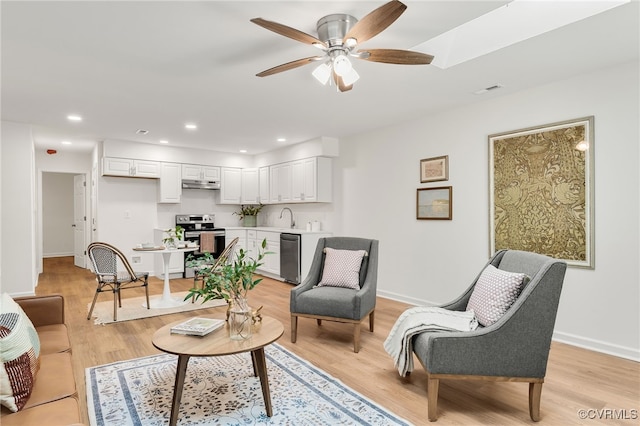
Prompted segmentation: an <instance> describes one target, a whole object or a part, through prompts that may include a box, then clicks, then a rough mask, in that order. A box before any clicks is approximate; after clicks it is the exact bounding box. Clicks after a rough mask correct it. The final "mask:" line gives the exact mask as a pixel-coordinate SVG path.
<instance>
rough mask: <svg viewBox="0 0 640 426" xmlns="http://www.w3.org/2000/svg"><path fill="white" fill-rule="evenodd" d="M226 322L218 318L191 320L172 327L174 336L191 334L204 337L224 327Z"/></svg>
mask: <svg viewBox="0 0 640 426" xmlns="http://www.w3.org/2000/svg"><path fill="white" fill-rule="evenodd" d="M223 325H224V320H221V319H216V318H199V317H196V318H191V319H189V320H187V321H184V322H181V323H180V324H178V325H174V326H173V327H171V332H172V333H174V334H189V335H192V336H204V335H206V334H209V333H211V332H212V331H214V330H217V329H218V328H220V327H222V326H223Z"/></svg>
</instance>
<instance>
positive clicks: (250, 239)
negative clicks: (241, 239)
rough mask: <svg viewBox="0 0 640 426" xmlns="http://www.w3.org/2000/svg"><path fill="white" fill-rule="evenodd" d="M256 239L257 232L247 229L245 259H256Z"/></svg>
mask: <svg viewBox="0 0 640 426" xmlns="http://www.w3.org/2000/svg"><path fill="white" fill-rule="evenodd" d="M257 238H258V236H257V231H256V230H255V229H247V247H246V254H245V259H249V258H251V259H255V258H256V257H258V242H257V241H256V239H257Z"/></svg>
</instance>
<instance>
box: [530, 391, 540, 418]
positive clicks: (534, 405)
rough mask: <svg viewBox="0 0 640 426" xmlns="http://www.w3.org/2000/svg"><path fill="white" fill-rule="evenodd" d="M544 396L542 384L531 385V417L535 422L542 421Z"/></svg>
mask: <svg viewBox="0 0 640 426" xmlns="http://www.w3.org/2000/svg"><path fill="white" fill-rule="evenodd" d="M541 396H542V382H533V383H529V417H531V420H533V421H534V422H539V421H540V398H541Z"/></svg>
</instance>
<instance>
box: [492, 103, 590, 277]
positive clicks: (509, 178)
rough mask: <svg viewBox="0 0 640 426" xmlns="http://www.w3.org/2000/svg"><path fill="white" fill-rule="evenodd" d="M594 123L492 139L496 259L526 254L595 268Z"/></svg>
mask: <svg viewBox="0 0 640 426" xmlns="http://www.w3.org/2000/svg"><path fill="white" fill-rule="evenodd" d="M593 122H594V118H593V116H591V117H585V118H579V119H575V120H569V121H563V122H558V123H552V124H547V125H544V126H538V127H532V128H528V129H521V130H515V131H511V132H505V133H499V134H494V135H490V136H489V161H490V164H489V173H490V179H489V185H490V188H489V197H490V210H491V211H490V215H489V217H490V221H491V223H490V232H491V238H490V241H491V242H490V244H491V247H490V250H491V254H493V253H495V252H496V251H498V250H500V249H513V250H524V251H531V252H535V253H540V254H545V255H548V256H551V257H554V258H557V259H563V260H565V261H566V262H567V264H568V265H571V266H577V267H583V268H594V241H593V235H594V230H593V227H594V218H593V209H594V204H593V143H594V140H593Z"/></svg>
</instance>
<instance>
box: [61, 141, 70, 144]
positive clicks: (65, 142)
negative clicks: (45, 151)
mask: <svg viewBox="0 0 640 426" xmlns="http://www.w3.org/2000/svg"><path fill="white" fill-rule="evenodd" d="M62 145H71V142H69V141H62Z"/></svg>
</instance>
